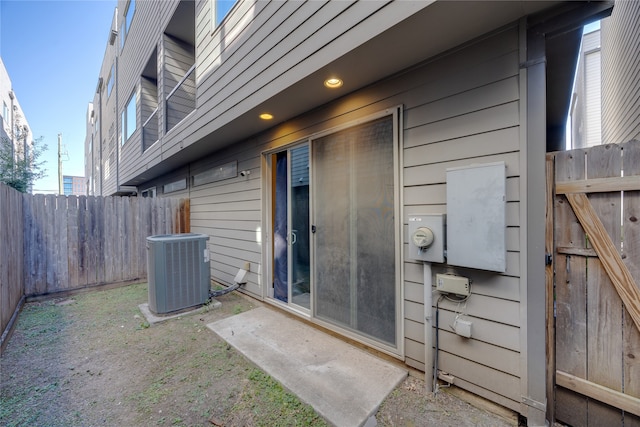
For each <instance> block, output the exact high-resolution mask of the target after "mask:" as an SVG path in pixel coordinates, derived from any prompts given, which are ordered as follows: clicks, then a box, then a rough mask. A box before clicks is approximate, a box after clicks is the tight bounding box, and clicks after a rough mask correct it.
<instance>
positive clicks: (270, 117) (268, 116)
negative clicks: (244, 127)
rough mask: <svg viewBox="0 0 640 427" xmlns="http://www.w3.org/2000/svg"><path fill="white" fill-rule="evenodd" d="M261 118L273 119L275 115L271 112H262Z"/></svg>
mask: <svg viewBox="0 0 640 427" xmlns="http://www.w3.org/2000/svg"><path fill="white" fill-rule="evenodd" d="M260 118H261V119H262V120H271V119H273V115H272V114H269V113H262V114H260Z"/></svg>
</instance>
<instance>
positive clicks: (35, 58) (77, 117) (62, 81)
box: [0, 0, 116, 192]
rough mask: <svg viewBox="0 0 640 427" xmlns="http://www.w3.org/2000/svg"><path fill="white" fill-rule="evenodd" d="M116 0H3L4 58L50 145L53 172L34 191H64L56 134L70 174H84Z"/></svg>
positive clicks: (35, 126) (36, 128)
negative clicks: (89, 120)
mask: <svg viewBox="0 0 640 427" xmlns="http://www.w3.org/2000/svg"><path fill="white" fill-rule="evenodd" d="M115 7H116V0H67V1H55V0H38V1H36V0H0V56H1V57H2V60H3V62H4V65H5V67H6V69H7V72H8V73H9V78H10V79H11V83H12V85H13V90H14V92H15V94H16V97H17V98H18V101H19V102H20V106H21V107H22V110H23V111H24V114H25V117H26V119H27V121H28V122H29V126H30V127H31V130H32V132H33V136H34V137H35V138H38V137H40V136H42V137H43V143H44V144H46V145H47V146H48V150H47V152H46V153H45V154H44V159H45V160H46V161H47V163H46V165H45V168H46V169H47V175H48V176H47V177H46V178H44V179H42V180H40V181H37V182H36V183H35V185H34V189H35V190H36V191H34V192H50V191H57V189H58V154H57V149H58V133H62V142H63V144H64V145H65V146H66V149H67V151H68V159H67V160H66V161H64V162H63V166H62V167H63V173H64V174H65V175H81V176H84V139H85V133H86V121H85V117H86V112H87V106H88V104H89V102H91V101H92V100H93V94H94V92H95V89H96V85H97V84H98V74H99V72H100V66H101V65H102V58H103V56H104V52H105V49H106V46H107V37H108V35H109V28H110V25H111V20H112V18H113V13H114V10H115Z"/></svg>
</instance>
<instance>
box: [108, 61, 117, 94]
mask: <svg viewBox="0 0 640 427" xmlns="http://www.w3.org/2000/svg"><path fill="white" fill-rule="evenodd" d="M113 68H114V67H113V65H112V66H111V72H109V79H108V80H107V98H109V96H111V89H113V80H114V78H115V75H114V72H113Z"/></svg>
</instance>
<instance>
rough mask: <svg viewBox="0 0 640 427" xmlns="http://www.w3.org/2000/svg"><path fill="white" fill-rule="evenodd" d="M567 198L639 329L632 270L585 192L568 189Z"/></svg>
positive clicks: (639, 302) (639, 303)
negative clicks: (625, 262)
mask: <svg viewBox="0 0 640 427" xmlns="http://www.w3.org/2000/svg"><path fill="white" fill-rule="evenodd" d="M565 196H566V197H567V200H569V203H570V204H571V208H572V209H573V211H574V212H575V214H576V217H577V218H578V221H580V224H581V225H582V228H584V231H585V232H586V233H587V235H588V236H590V239H589V242H590V243H591V244H592V246H593V248H594V249H595V250H596V253H597V254H598V258H600V261H601V262H602V265H603V266H604V269H605V271H606V272H607V275H608V276H609V278H610V279H611V282H612V283H613V286H614V287H615V289H616V291H617V292H618V295H619V296H620V299H621V300H622V303H623V304H624V306H625V307H626V309H627V310H628V311H629V314H630V315H631V318H632V319H633V322H634V323H635V325H636V328H637V329H638V331H640V289H638V285H637V284H636V283H635V282H634V280H633V276H632V275H631V272H630V271H629V269H628V268H627V266H626V265H625V264H624V262H623V261H622V257H621V256H620V254H619V253H618V250H617V249H616V247H615V246H614V244H613V242H612V241H611V238H610V237H609V234H608V233H607V230H606V229H605V228H604V226H603V225H602V221H600V218H598V214H597V213H596V212H595V210H594V209H593V205H591V202H590V201H589V198H588V197H587V195H586V194H584V193H567V194H565Z"/></svg>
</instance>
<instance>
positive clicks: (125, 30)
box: [120, 0, 136, 48]
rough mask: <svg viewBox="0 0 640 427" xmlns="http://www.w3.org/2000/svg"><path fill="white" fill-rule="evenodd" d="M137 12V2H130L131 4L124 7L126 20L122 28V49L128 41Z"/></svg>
mask: <svg viewBox="0 0 640 427" xmlns="http://www.w3.org/2000/svg"><path fill="white" fill-rule="evenodd" d="M135 11H136V1H135V0H130V1H129V3H128V4H127V5H126V6H125V7H124V19H123V20H122V28H121V30H120V48H122V47H124V42H125V40H126V39H127V35H129V28H131V20H132V19H133V14H134V13H135Z"/></svg>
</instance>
